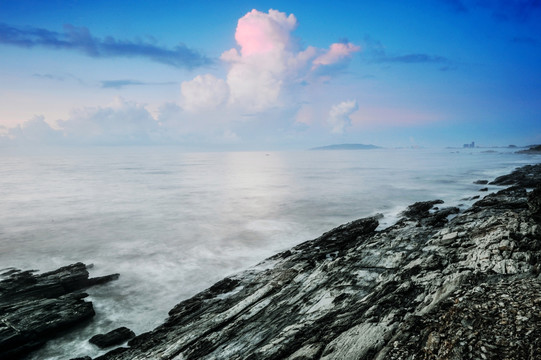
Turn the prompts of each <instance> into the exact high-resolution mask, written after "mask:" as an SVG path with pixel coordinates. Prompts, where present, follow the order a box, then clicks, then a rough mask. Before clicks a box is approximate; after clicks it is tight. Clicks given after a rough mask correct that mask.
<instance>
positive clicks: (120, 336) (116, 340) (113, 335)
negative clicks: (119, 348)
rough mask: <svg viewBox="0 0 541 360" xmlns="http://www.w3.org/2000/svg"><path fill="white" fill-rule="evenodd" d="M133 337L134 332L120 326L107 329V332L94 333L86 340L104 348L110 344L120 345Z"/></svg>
mask: <svg viewBox="0 0 541 360" xmlns="http://www.w3.org/2000/svg"><path fill="white" fill-rule="evenodd" d="M133 337H135V333H134V332H133V331H131V330H130V329H128V328H127V327H124V326H122V327H119V328H117V329H114V330H111V331H109V332H108V333H107V334H98V335H94V336H92V337H91V338H90V340H88V341H89V342H90V343H91V344H94V345H96V346H98V347H99V348H101V349H104V348H107V347H110V346H114V345H120V344H122V343H123V342H125V341H127V340H129V339H131V338H133Z"/></svg>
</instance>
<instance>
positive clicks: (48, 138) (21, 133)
mask: <svg viewBox="0 0 541 360" xmlns="http://www.w3.org/2000/svg"><path fill="white" fill-rule="evenodd" d="M4 137H5V138H7V139H8V140H10V141H14V142H17V143H22V144H58V143H59V142H62V140H63V137H62V133H61V132H60V131H57V130H55V129H53V128H52V127H51V126H50V125H49V124H48V123H47V122H45V118H44V117H43V116H41V115H40V116H35V117H33V118H32V119H30V120H27V121H26V122H24V123H23V124H21V125H17V126H16V127H14V128H11V129H7V132H4Z"/></svg>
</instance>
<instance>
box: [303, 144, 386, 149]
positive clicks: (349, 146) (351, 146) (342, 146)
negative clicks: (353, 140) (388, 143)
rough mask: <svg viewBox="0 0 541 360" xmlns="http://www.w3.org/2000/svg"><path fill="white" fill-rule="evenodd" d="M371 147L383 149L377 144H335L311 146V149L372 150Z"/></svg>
mask: <svg viewBox="0 0 541 360" xmlns="http://www.w3.org/2000/svg"><path fill="white" fill-rule="evenodd" d="M370 149H381V147H379V146H376V145H371V144H369V145H365V144H334V145H327V146H319V147H315V148H311V149H309V150H370Z"/></svg>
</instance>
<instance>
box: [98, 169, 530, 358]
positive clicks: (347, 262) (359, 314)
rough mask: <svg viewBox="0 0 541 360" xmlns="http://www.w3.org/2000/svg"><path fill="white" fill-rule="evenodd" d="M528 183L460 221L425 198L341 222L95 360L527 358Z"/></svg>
mask: <svg viewBox="0 0 541 360" xmlns="http://www.w3.org/2000/svg"><path fill="white" fill-rule="evenodd" d="M540 184H541V165H536V166H526V167H523V168H521V169H518V170H517V171H515V172H514V173H513V174H511V175H507V176H503V177H500V178H498V179H496V180H495V181H493V182H492V183H491V185H499V186H502V185H511V187H509V188H507V189H503V190H501V191H499V192H497V193H494V194H490V195H488V196H486V197H484V198H483V199H480V200H479V201H477V202H476V203H474V204H473V206H472V207H471V208H470V209H468V210H466V211H464V212H462V213H458V212H459V209H458V208H446V207H441V201H439V200H435V201H427V202H420V203H416V204H413V205H411V206H410V207H408V209H406V210H405V211H404V212H403V214H402V218H401V219H400V220H399V221H398V222H397V223H396V224H395V225H393V226H390V227H388V228H386V229H383V230H376V229H377V226H378V219H379V217H378V216H375V217H369V218H365V219H360V220H356V221H354V222H351V223H348V224H345V225H342V226H340V227H338V228H336V229H333V230H331V231H329V232H327V233H325V234H323V235H322V236H320V237H319V238H317V239H315V240H311V241H307V242H305V243H302V244H300V245H298V246H296V247H294V248H292V249H290V250H288V251H285V252H282V253H279V254H277V255H275V256H273V257H271V258H269V259H267V260H266V261H264V262H262V263H261V264H259V265H258V266H256V267H254V268H252V269H249V270H246V271H244V272H242V273H239V274H237V275H234V276H231V277H228V278H226V279H224V280H222V281H220V282H218V283H217V284H215V285H214V286H212V287H210V288H209V289H207V290H205V291H203V292H201V293H199V294H197V295H195V296H194V297H192V298H191V299H188V300H185V301H183V302H181V303H179V304H178V305H176V306H175V307H174V308H173V309H172V310H171V311H170V312H169V318H168V319H167V320H166V322H165V323H164V324H163V325H161V326H159V327H157V328H156V329H154V330H153V331H150V332H148V333H144V334H141V335H139V336H137V337H135V338H133V339H132V340H130V341H129V342H128V347H120V348H117V349H115V350H113V351H111V352H109V353H107V354H105V355H103V356H100V357H99V358H97V359H100V360H104V359H108V360H112V359H115V360H121V359H122V360H124V359H126V360H127V359H130V360H137V359H148V358H157V359H158V358H159V359H175V360H180V359H224V360H225V359H228V360H229V359H254V360H255V359H290V360H294V359H297V360H300V359H326V360H329V359H337V360H338V359H340V360H342V359H381V360H382V359H467V358H479V359H500V358H505V359H539V358H541V332H540V331H541V330H540V329H541V294H540V292H539V291H540V289H541V280H540V277H539V272H540V270H541V269H540V265H539V264H540V260H541V187H540ZM532 189H534V190H532ZM435 205H438V208H435ZM457 213H458V214H457ZM502 356H503V357H502Z"/></svg>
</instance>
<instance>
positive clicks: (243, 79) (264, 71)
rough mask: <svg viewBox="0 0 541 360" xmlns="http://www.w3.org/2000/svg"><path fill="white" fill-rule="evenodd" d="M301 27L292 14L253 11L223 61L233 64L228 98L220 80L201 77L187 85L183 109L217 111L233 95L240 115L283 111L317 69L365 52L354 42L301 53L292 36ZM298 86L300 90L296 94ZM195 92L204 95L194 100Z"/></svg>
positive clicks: (244, 19)
mask: <svg viewBox="0 0 541 360" xmlns="http://www.w3.org/2000/svg"><path fill="white" fill-rule="evenodd" d="M296 27H297V19H296V17H295V16H294V15H293V14H290V15H286V14H285V13H283V12H280V11H277V10H272V9H271V10H269V11H268V13H264V12H260V11H257V10H252V11H250V12H249V13H247V14H246V15H244V16H243V17H242V18H240V19H239V21H238V23H237V28H236V31H235V40H236V42H237V44H238V48H233V49H229V50H227V51H224V52H223V53H222V55H221V57H220V58H221V60H222V61H224V62H225V63H226V64H228V72H227V76H226V80H225V81H226V83H227V87H228V90H229V91H228V94H227V95H226V91H225V88H226V87H225V86H224V85H223V84H222V83H219V80H218V79H216V78H208V79H204V78H201V76H197V77H196V78H194V79H193V80H192V81H189V82H185V83H183V84H182V92H183V107H184V108H185V109H188V110H191V111H196V110H201V109H204V108H208V107H213V106H214V107H216V106H218V105H220V104H222V102H223V101H224V96H228V101H227V103H228V105H229V107H230V109H238V110H240V111H241V112H252V113H253V112H255V113H258V112H263V111H266V110H268V109H271V108H274V107H280V106H284V105H287V104H288V103H291V102H292V101H293V100H292V98H294V97H295V95H296V92H298V91H299V87H298V86H297V85H299V84H301V83H303V82H306V81H308V80H309V78H310V76H312V74H311V72H312V71H313V70H315V69H316V68H320V67H325V66H329V65H334V64H337V63H341V62H344V61H345V60H348V59H349V58H351V56H352V54H353V53H354V52H356V51H359V50H360V48H359V47H358V46H356V45H353V44H351V43H336V44H332V45H331V46H330V48H329V50H327V51H325V50H321V49H317V48H315V47H313V46H308V47H307V48H306V49H304V50H301V49H300V46H299V43H298V41H297V40H296V39H295V38H294V37H293V36H292V32H293V31H294V30H295V28H296ZM217 85H218V86H217ZM295 87H296V90H297V91H293V88H295ZM185 88H186V89H185ZM192 93H197V94H200V95H199V96H190V95H191V94H192ZM213 97H214V99H213Z"/></svg>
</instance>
